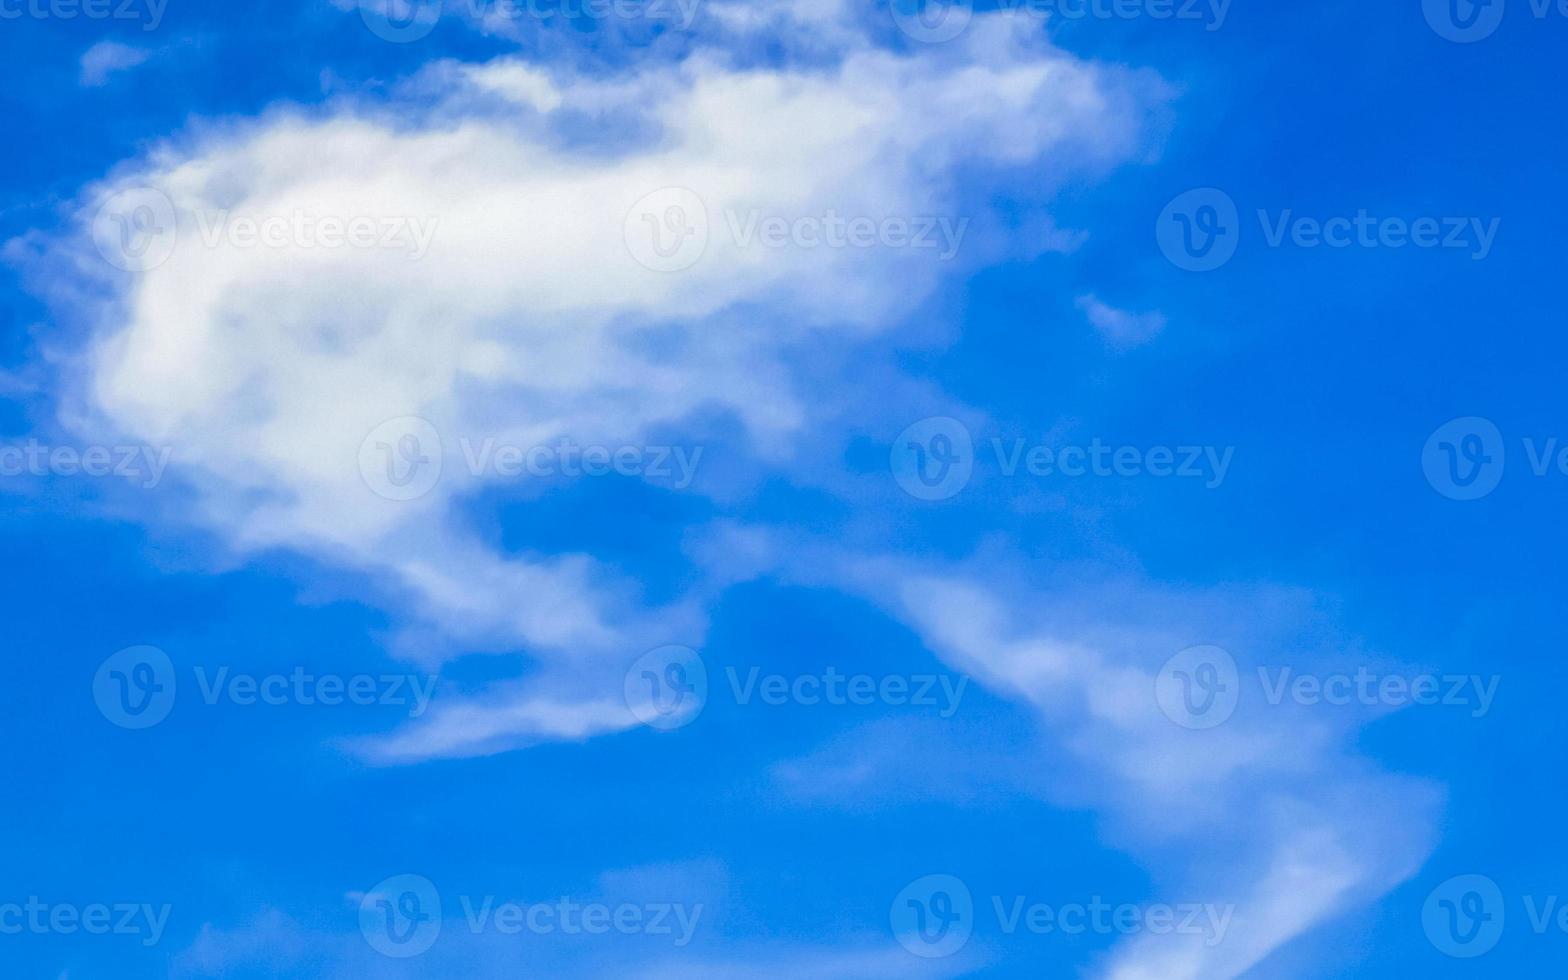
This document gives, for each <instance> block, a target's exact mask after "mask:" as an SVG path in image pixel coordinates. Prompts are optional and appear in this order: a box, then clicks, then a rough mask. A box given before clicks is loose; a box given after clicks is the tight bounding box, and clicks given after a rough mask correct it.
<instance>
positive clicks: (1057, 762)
mask: <svg viewBox="0 0 1568 980" xmlns="http://www.w3.org/2000/svg"><path fill="white" fill-rule="evenodd" d="M722 533H723V534H724V535H726V536H727V535H729V534H731V533H733V532H730V531H725V532H722ZM744 537H745V539H746V540H747V543H748V547H747V549H746V550H747V554H746V556H745V558H744V559H743V561H744V564H745V566H746V568H747V569H748V570H749V573H750V574H761V573H762V570H763V569H764V567H765V565H766V562H765V560H764V557H763V556H762V555H761V552H763V551H764V550H767V549H765V546H764V545H763V544H762V543H760V541H759V538H762V537H765V535H764V534H763V533H762V532H760V531H759V530H758V529H755V528H752V529H746V530H745V531H744ZM786 541H787V544H786V543H785V542H786ZM701 550H702V551H703V553H705V554H706V555H708V556H709V558H710V559H711V560H715V561H717V562H719V563H720V564H721V565H723V564H724V563H725V562H726V561H727V556H728V555H729V554H730V552H731V550H732V549H730V548H729V547H727V546H726V544H725V543H724V540H720V541H716V542H710V543H708V544H707V545H706V546H705V547H703V548H702V549H701ZM771 556H772V558H773V564H772V566H771V567H770V568H768V569H767V570H768V571H769V572H770V573H773V574H778V575H780V576H781V577H782V578H783V580H784V581H786V582H797V583H801V584H807V585H814V586H821V587H835V588H839V589H842V590H844V591H848V592H851V593H855V594H859V595H861V596H864V597H865V598H867V599H868V600H870V601H872V602H875V603H877V604H878V605H879V606H881V607H883V608H884V609H886V611H887V612H888V613H889V614H891V615H892V616H894V617H895V618H897V619H898V620H900V621H902V622H904V623H906V624H907V625H908V626H910V627H911V628H912V629H913V630H914V631H915V632H916V633H917V634H918V635H919V636H920V638H921V639H922V641H923V642H924V644H925V645H926V646H927V647H928V648H929V649H930V650H931V651H932V652H933V653H935V654H936V655H937V656H938V657H940V658H941V659H942V660H943V661H944V662H945V663H946V664H947V665H948V666H949V667H950V668H951V669H953V670H956V671H961V672H964V673H967V674H969V675H971V676H973V677H974V678H975V679H976V681H977V682H979V683H980V684H982V685H983V686H985V687H986V688H987V689H988V690H990V691H992V692H993V693H996V694H999V695H1002V696H1004V697H1009V698H1012V699H1014V700H1016V701H1019V702H1021V703H1023V704H1027V705H1029V706H1031V707H1032V708H1033V709H1034V710H1035V711H1036V712H1037V714H1038V717H1039V719H1040V723H1041V726H1042V728H1043V729H1044V730H1045V731H1046V732H1048V733H1049V734H1050V736H1051V738H1052V740H1053V742H1054V743H1055V746H1059V748H1041V749H1038V750H1033V751H1035V752H1037V756H1036V759H1037V762H1038V765H1039V766H1041V767H1046V768H1048V770H1049V772H1050V773H1051V776H1052V778H1051V779H1050V780H1042V781H1036V782H1033V783H1031V781H1030V780H1028V779H1026V778H1019V776H1018V774H1017V772H1016V770H1014V769H1013V768H1012V766H1011V764H1010V762H1009V761H996V760H992V761H990V763H989V764H990V765H992V766H993V768H992V769H991V770H990V781H991V782H996V781H1000V782H1003V783H1004V784H1005V785H1006V786H1007V787H1010V788H1012V789H1014V790H1024V791H1031V790H1032V791H1034V792H1037V793H1042V795H1049V796H1051V798H1052V801H1053V802H1057V803H1063V804H1067V805H1090V806H1093V807H1094V808H1095V809H1097V810H1098V811H1099V812H1100V813H1101V814H1102V815H1103V816H1104V818H1105V820H1106V828H1107V833H1108V836H1109V839H1110V841H1111V842H1112V843H1113V844H1116V845H1117V846H1120V847H1122V848H1124V849H1126V850H1128V851H1129V852H1131V853H1133V854H1135V855H1137V856H1138V857H1139V858H1141V859H1143V861H1144V862H1145V863H1146V864H1147V865H1149V866H1150V868H1151V871H1152V873H1153V875H1154V878H1155V881H1156V882H1157V883H1158V884H1159V885H1160V886H1161V888H1162V890H1163V891H1165V892H1166V893H1167V895H1169V894H1170V893H1171V892H1172V891H1174V892H1175V893H1176V894H1175V896H1174V897H1175V898H1176V900H1179V901H1182V902H1212V903H1215V904H1218V905H1227V904H1233V905H1234V906H1235V914H1234V921H1233V924H1232V925H1231V927H1230V929H1229V931H1228V933H1227V935H1226V937H1225V939H1224V941H1223V942H1220V943H1217V944H1212V945H1210V944H1209V943H1207V942H1206V939H1207V938H1208V937H1205V936H1199V935H1193V936H1186V937H1184V936H1180V935H1174V936H1160V937H1154V936H1149V937H1143V938H1140V939H1137V940H1134V941H1131V942H1129V943H1127V944H1125V945H1124V946H1121V947H1119V948H1118V949H1117V950H1116V951H1115V952H1114V953H1113V954H1112V955H1111V957H1110V958H1109V960H1108V961H1107V963H1106V964H1105V966H1104V969H1103V970H1101V971H1099V972H1098V973H1097V974H1096V975H1099V976H1103V977H1104V978H1106V980H1228V978H1232V977H1239V976H1242V975H1244V974H1246V973H1247V971H1249V970H1251V969H1252V968H1253V967H1255V966H1256V965H1257V964H1259V963H1261V962H1262V961H1263V960H1264V959H1265V958H1267V957H1268V956H1269V955H1270V954H1271V953H1272V952H1273V951H1275V950H1276V949H1278V948H1279V947H1280V946H1281V945H1282V944H1284V943H1285V942H1287V941H1289V940H1290V939H1292V938H1295V937H1297V936H1299V935H1302V934H1303V933H1305V932H1306V931H1308V930H1309V929H1311V928H1313V927H1315V926H1318V925H1321V924H1322V923H1324V922H1326V921H1328V920H1330V919H1332V918H1334V917H1336V916H1340V915H1345V914H1348V913H1350V912H1351V911H1352V910H1354V909H1356V908H1358V907H1360V906H1361V905H1364V904H1366V903H1368V902H1370V901H1372V900H1373V899H1375V898H1377V897H1378V896H1380V895H1382V894H1384V893H1385V892H1387V891H1388V890H1390V889H1391V888H1393V887H1394V886H1395V885H1397V884H1398V883H1399V882H1401V881H1403V880H1404V879H1405V878H1407V877H1409V876H1410V875H1411V874H1413V873H1414V872H1415V871H1416V869H1417V868H1418V867H1419V866H1420V864H1421V862H1422V861H1423V860H1424V859H1425V857H1426V855H1427V854H1428V853H1429V851H1430V849H1431V847H1432V843H1433V840H1434V838H1435V827H1434V819H1433V818H1434V811H1435V808H1436V805H1437V801H1438V797H1437V793H1436V791H1435V789H1434V788H1433V787H1431V786H1429V785H1427V784H1425V783H1421V782H1419V781H1416V780H1411V779H1406V778H1404V777H1400V776H1396V775H1393V774H1389V773H1384V772H1381V771H1379V770H1378V769H1377V768H1376V767H1375V766H1373V765H1371V764H1370V763H1369V762H1367V761H1366V760H1364V759H1360V758H1358V757H1357V756H1356V755H1355V754H1354V753H1353V752H1351V751H1350V750H1349V749H1348V748H1347V744H1348V743H1349V741H1350V740H1351V737H1352V736H1353V733H1354V730H1355V728H1356V726H1357V724H1358V723H1359V722H1361V721H1365V720H1366V718H1367V716H1361V717H1357V716H1355V715H1352V714H1345V713H1340V714H1338V715H1333V714H1326V713H1324V712H1322V711H1313V710H1311V709H1310V708H1305V707H1304V706H1292V705H1290V704H1289V703H1288V702H1286V703H1283V704H1279V705H1263V704H1259V703H1256V702H1255V701H1254V702H1248V703H1244V704H1243V706H1242V708H1241V709H1240V710H1238V711H1237V713H1236V714H1235V715H1234V717H1232V718H1231V719H1230V720H1229V721H1227V722H1226V723H1225V724H1223V725H1220V726H1219V727H1216V728H1212V729H1209V730H1203V731H1194V730H1188V729H1186V728H1183V727H1180V726H1178V725H1177V724H1175V723H1174V722H1173V721H1172V720H1171V718H1169V717H1167V716H1166V715H1165V713H1164V712H1163V711H1162V710H1161V708H1160V705H1159V702H1158V700H1157V699H1156V696H1155V682H1156V676H1157V674H1158V672H1159V670H1160V667H1161V665H1162V664H1164V663H1165V662H1166V661H1167V660H1168V659H1169V658H1170V657H1171V656H1172V655H1174V654H1175V653H1176V652H1177V651H1179V650H1182V649H1184V648H1186V647H1190V646H1194V645H1197V644H1203V643H1218V644H1219V645H1220V646H1223V647H1226V648H1227V649H1229V650H1230V651H1231V652H1232V653H1234V654H1236V655H1237V658H1238V660H1241V661H1242V662H1243V664H1244V665H1245V664H1247V663H1251V662H1260V663H1268V662H1271V661H1270V659H1269V658H1270V657H1272V656H1277V657H1281V658H1285V662H1297V663H1303V664H1308V663H1310V664H1314V665H1315V666H1317V667H1318V668H1320V669H1323V668H1325V666H1330V667H1334V668H1338V667H1343V666H1345V665H1346V664H1347V663H1348V662H1351V661H1358V660H1365V659H1366V656H1365V654H1364V653H1360V652H1356V653H1354V654H1350V655H1347V654H1346V653H1344V651H1343V650H1336V649H1334V648H1333V646H1332V644H1335V643H1345V644H1348V643H1349V642H1350V641H1349V640H1348V639H1346V638H1344V637H1339V636H1335V635H1334V630H1333V629H1332V624H1329V623H1325V622H1324V621H1323V617H1322V614H1321V613H1319V612H1317V611H1316V608H1315V605H1314V603H1313V601H1312V597H1310V596H1305V595H1300V594H1295V593H1292V592H1289V591H1283V590H1277V589H1266V588H1254V589H1246V590H1239V589H1235V588H1231V589H1224V590H1214V591H1212V592H1207V593H1205V592H1200V591H1171V590H1162V589H1159V588H1157V587H1154V586H1152V585H1149V584H1146V583H1138V582H1125V581H1103V582H1100V583H1099V584H1096V585H1085V584H1083V582H1082V581H1081V580H1079V579H1080V576H1079V575H1075V576H1073V580H1068V581H1064V582H1062V583H1061V584H1060V586H1059V587H1055V586H1056V583H1051V584H1050V586H1047V587H1042V586H1040V585H1034V584H1024V583H1023V581H1022V580H1023V576H1019V575H1016V574H1014V573H1012V572H1011V571H1010V563H1009V562H1008V561H1007V560H1005V559H999V558H998V557H997V556H994V555H988V556H986V557H985V558H983V559H982V558H976V559H975V560H974V561H972V562H969V563H964V564H962V565H958V566H954V567H948V568H931V567H925V566H922V565H921V564H918V563H916V562H913V561H910V560H908V559H903V558H897V557H889V558H865V557H861V556H854V555H849V554H846V553H843V552H841V551H837V550H835V549H834V548H832V547H824V546H820V545H814V544H812V543H809V542H803V541H801V540H799V536H798V535H788V536H785V535H783V534H779V535H774V536H773V538H772V547H771ZM726 571H727V569H725V568H723V567H720V568H718V569H716V573H717V574H719V575H724V574H725V573H726ZM737 574H738V573H737ZM1091 581H1092V580H1091ZM1304 637H1318V638H1319V639H1318V640H1317V641H1316V642H1317V643H1318V644H1329V646H1325V647H1318V646H1314V647H1312V648H1308V649H1292V644H1294V643H1297V642H1301V638H1304ZM1324 637H1331V639H1324ZM1222 641H1223V642H1222ZM1249 654H1250V656H1249ZM1272 662H1278V661H1272ZM1243 672H1245V666H1243ZM890 736H896V733H892V732H889V731H888V730H885V729H884V730H873V731H869V732H863V733H857V734H856V735H854V736H852V737H851V739H850V740H851V741H853V742H855V743H856V744H861V745H869V746H870V749H869V750H868V751H870V752H871V753H873V754H872V756H871V757H872V758H875V752H876V751H877V749H876V746H877V745H878V744H879V743H885V742H886V740H887V739H888V738H889V737H890ZM1014 741H1016V740H1014ZM922 744H924V742H923V743H922ZM1063 750H1065V752H1066V754H1067V759H1065V760H1064V759H1063V758H1062V755H1061V753H1062V751H1063ZM974 751H975V752H977V753H980V754H982V755H983V756H984V755H985V754H986V753H989V752H1000V753H1001V754H1002V755H1003V756H1005V757H1012V756H1016V755H1017V754H1018V753H1019V752H1020V751H1022V752H1025V753H1027V752H1029V751H1031V749H1030V747H1027V746H1026V747H1025V748H1024V749H1022V750H1020V749H1019V748H1018V746H1017V745H1016V744H1012V743H1009V745H1008V746H1007V747H1006V748H1000V747H999V746H998V745H997V744H996V743H995V742H994V741H993V742H992V743H990V744H989V745H986V744H984V743H979V744H977V745H976V747H975V748H974ZM832 755H833V753H831V752H829V753H824V754H818V755H815V756H812V757H808V758H806V759H802V760H796V761H795V762H793V763H788V764H785V765H784V766H783V767H780V768H779V769H776V770H775V776H776V778H778V779H780V780H781V781H782V784H783V786H784V787H785V788H786V789H788V788H790V787H791V786H794V787H796V788H797V792H796V793H795V796H796V797H797V798H798V799H801V800H803V801H807V802H810V801H811V800H812V794H809V793H802V792H799V791H798V787H800V786H802V785H807V784H810V783H811V781H812V780H813V779H815V778H818V777H819V776H820V777H821V778H823V779H826V780H829V781H830V783H831V785H833V786H836V787H837V788H838V789H839V790H842V791H843V792H846V793H851V794H857V795H858V798H859V799H860V800H862V801H864V800H865V799H866V794H867V793H871V792H873V791H877V790H876V787H875V785H874V784H870V781H872V780H874V779H875V778H876V776H877V775H879V774H878V773H876V772H873V773H869V774H868V773H866V772H864V771H857V770H856V769H855V767H854V766H853V765H850V766H847V767H846V766H845V765H843V764H842V762H833V763H829V761H828V760H829V758H830V757H831V756H832ZM1028 757H1029V756H1027V755H1025V756H1024V758H1028ZM813 766H815V767H817V769H818V770H820V771H818V772H814V771H812V769H811V767H813ZM955 768H956V772H957V777H956V778H957V779H958V780H960V781H961V783H962V785H960V786H958V787H950V788H949V790H950V792H951V793H952V794H957V795H958V796H959V797H962V795H963V794H964V793H969V792H982V793H983V792H990V791H992V789H991V787H989V786H988V785H987V780H982V779H978V778H976V776H975V774H974V772H973V770H974V768H975V767H974V766H973V765H972V764H969V763H965V762H963V761H959V762H958V763H956V765H955ZM897 773H898V769H897V767H896V766H894V767H892V768H890V769H889V770H888V774H887V775H888V778H890V779H893V780H895V781H896V779H897ZM830 792H832V790H831V789H830ZM880 792H884V793H888V794H891V795H893V796H895V797H897V796H901V795H907V794H908V793H909V788H908V787H904V786H901V785H888V784H886V781H885V780H884V785H882V786H881V788H880ZM1347 815H1353V818H1350V817H1348V816H1347Z"/></svg>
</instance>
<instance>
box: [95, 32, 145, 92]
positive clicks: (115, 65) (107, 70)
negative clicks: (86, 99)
mask: <svg viewBox="0 0 1568 980" xmlns="http://www.w3.org/2000/svg"><path fill="white" fill-rule="evenodd" d="M151 56H152V53H151V52H150V51H147V50H146V49H145V48H133V47H131V46H130V45H126V44H120V43H119V42H117V41H99V42H98V43H97V44H95V45H93V46H92V47H90V48H88V49H87V50H86V51H85V52H83V54H82V70H81V76H80V80H81V83H82V84H83V85H85V86H87V87H89V88H95V87H97V86H100V85H105V84H107V83H108V81H109V78H110V76H112V75H114V74H116V73H118V72H122V71H125V70H127V69H129V68H135V67H136V66H137V65H140V64H142V63H143V62H145V61H146V60H147V59H148V58H150V57H151Z"/></svg>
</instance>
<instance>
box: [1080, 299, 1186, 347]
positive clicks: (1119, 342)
mask: <svg viewBox="0 0 1568 980" xmlns="http://www.w3.org/2000/svg"><path fill="white" fill-rule="evenodd" d="M1078 308H1079V309H1080V310H1083V312H1084V314H1085V315H1086V316H1087V317H1088V318H1089V322H1090V323H1091V324H1093V325H1094V328H1095V329H1096V330H1098V331H1100V333H1101V335H1103V336H1104V337H1105V339H1106V340H1107V341H1108V342H1109V343H1110V344H1111V345H1112V346H1113V347H1122V348H1126V347H1137V346H1139V345H1141V344H1146V343H1148V342H1149V341H1151V340H1153V339H1154V338H1155V337H1157V336H1159V334H1160V331H1162V330H1164V329H1165V314H1163V313H1158V312H1153V313H1129V312H1127V311H1126V310H1119V309H1117V308H1116V307H1114V306H1110V305H1108V304H1106V303H1102V302H1100V300H1099V299H1098V298H1096V297H1095V296H1093V295H1092V294H1091V295H1084V296H1080V297H1078Z"/></svg>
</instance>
